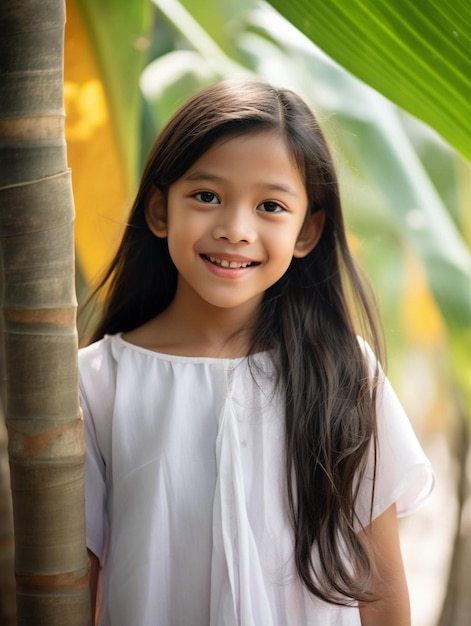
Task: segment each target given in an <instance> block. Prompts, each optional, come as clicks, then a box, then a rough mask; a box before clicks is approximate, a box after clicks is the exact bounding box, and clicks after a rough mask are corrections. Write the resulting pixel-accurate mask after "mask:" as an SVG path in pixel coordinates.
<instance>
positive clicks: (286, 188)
mask: <svg viewBox="0 0 471 626" xmlns="http://www.w3.org/2000/svg"><path fill="white" fill-rule="evenodd" d="M184 178H185V180H188V181H192V182H208V183H225V182H226V179H225V178H223V177H222V176H218V175H217V174H212V173H210V172H205V171H204V170H196V171H195V172H193V173H192V174H189V175H188V176H185V177H184ZM257 187H258V188H259V189H260V190H266V191H275V192H276V191H279V192H281V193H285V194H288V195H289V196H293V197H294V198H297V197H298V194H297V193H296V191H295V190H294V189H293V187H291V186H290V185H287V184H281V183H259V184H258V185H257Z"/></svg>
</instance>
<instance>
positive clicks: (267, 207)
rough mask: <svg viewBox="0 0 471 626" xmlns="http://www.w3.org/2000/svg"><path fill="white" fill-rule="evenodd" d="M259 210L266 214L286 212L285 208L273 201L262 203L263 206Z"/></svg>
mask: <svg viewBox="0 0 471 626" xmlns="http://www.w3.org/2000/svg"><path fill="white" fill-rule="evenodd" d="M258 208H259V209H260V210H261V211H264V212H265V213H280V212H281V211H283V210H284V209H283V207H282V206H280V205H279V204H278V202H272V201H268V202H262V204H260V205H259V207H258Z"/></svg>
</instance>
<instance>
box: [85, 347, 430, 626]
mask: <svg viewBox="0 0 471 626" xmlns="http://www.w3.org/2000/svg"><path fill="white" fill-rule="evenodd" d="M367 353H368V354H369V358H370V360H371V361H373V359H374V357H373V356H372V355H371V353H370V352H368V350H367ZM79 362H80V378H81V403H82V409H83V415H84V424H85V437H86V444H87V464H86V481H85V496H86V515H87V518H86V519H87V545H88V547H89V548H90V550H91V551H92V552H94V553H95V554H96V555H97V556H98V557H99V559H100V561H101V564H102V566H103V571H102V584H101V606H102V612H101V621H100V624H101V625H102V626H236V625H240V626H287V625H289V626H333V625H336V626H360V623H361V622H360V616H359V610H358V607H337V606H333V605H329V604H325V603H323V602H321V601H320V600H317V599H315V598H313V597H312V596H311V595H310V594H309V593H308V592H307V591H306V590H305V588H304V587H303V586H302V585H301V584H300V582H299V580H298V578H297V576H296V573H295V568H294V563H293V537H292V531H291V526H290V522H289V519H288V516H287V502H286V500H287V498H286V489H285V465H284V447H283V446H284V424H283V421H284V419H283V413H284V411H283V402H281V401H280V398H279V396H278V394H277V392H276V391H275V389H274V384H273V366H272V364H271V361H270V358H269V356H268V354H264V353H260V354H258V355H255V357H254V358H253V361H252V366H250V365H249V361H248V360H247V359H246V358H241V359H216V358H204V357H182V356H173V355H166V354H160V353H156V352H153V351H150V350H146V349H144V348H139V347H137V346H134V345H132V344H130V343H128V342H126V341H124V340H123V339H122V338H121V336H120V335H114V336H107V337H105V338H104V339H103V340H101V341H99V342H97V343H95V344H92V345H91V346H88V347H87V348H84V349H82V350H81V351H80V361H79ZM378 428H379V463H378V468H377V482H376V487H375V498H374V508H373V517H376V516H378V515H380V514H381V513H382V512H383V511H385V510H386V509H387V508H388V507H389V506H390V505H391V504H392V503H394V502H396V503H397V509H398V513H399V515H403V514H405V513H408V512H409V511H411V510H412V509H414V508H415V507H416V506H417V505H418V504H419V503H420V502H421V501H422V500H423V499H424V498H425V497H426V496H427V495H428V494H429V492H430V491H431V488H432V485H433V474H432V471H431V468H430V464H429V462H428V461H427V459H426V457H425V455H424V453H423V451H422V449H421V447H420V445H419V443H418V441H417V439H416V437H415V435H414V433H413V431H412V428H411V426H410V423H409V421H408V419H407V417H406V415H405V414H404V411H403V409H402V407H401V405H400V404H399V401H398V400H397V397H396V396H395V394H394V392H393V391H392V389H391V386H390V384H389V382H388V381H387V379H386V378H385V379H384V384H383V385H382V392H381V393H380V394H378ZM371 486H372V471H370V473H369V478H366V479H365V480H364V481H363V484H362V486H361V490H360V498H359V503H358V514H359V516H360V518H361V519H362V520H363V521H364V522H365V523H366V522H367V521H368V513H369V500H368V498H369V496H370V494H371Z"/></svg>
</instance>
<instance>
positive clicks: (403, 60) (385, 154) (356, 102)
mask: <svg viewBox="0 0 471 626" xmlns="http://www.w3.org/2000/svg"><path fill="white" fill-rule="evenodd" d="M449 4H450V6H447V5H448V3H446V2H444V1H442V2H440V1H439V0H436V1H434V0H426V1H425V2H423V3H421V4H420V7H419V5H417V6H416V3H412V2H411V3H409V2H408V1H406V0H404V1H401V2H399V0H398V1H397V2H394V1H393V2H390V1H389V2H386V1H384V2H383V1H382V0H381V1H378V2H362V3H360V2H347V1H344V2H341V1H337V2H319V1H317V0H313V1H312V2H310V3H307V2H303V1H302V0H301V1H300V0H276V1H274V2H272V3H270V4H267V3H265V2H261V1H259V0H182V1H181V2H179V1H177V0H152V1H151V0H132V1H130V0H101V1H100V2H96V0H67V28H66V42H65V84H64V95H65V105H66V113H67V124H66V139H67V144H68V158H69V166H70V167H71V169H72V176H73V187H74V197H75V205H76V215H77V217H76V258H77V293H78V298H79V304H82V303H83V301H84V299H85V297H86V295H87V293H88V292H89V290H90V286H91V285H93V283H94V281H96V279H97V277H98V276H99V274H100V271H101V270H102V269H103V266H104V265H105V264H106V262H107V261H108V260H109V259H110V257H111V255H112V253H113V251H114V250H115V247H116V245H117V242H118V240H119V237H120V234H121V232H122V228H123V224H124V222H125V219H126V214H127V211H128V210H129V207H130V204H131V201H132V197H133V192H134V190H135V187H136V183H137V180H138V178H139V174H140V171H141V169H142V167H143V164H144V162H145V158H146V155H147V153H148V151H149V149H150V147H151V145H152V143H153V141H154V139H155V137H156V135H157V133H158V131H159V129H160V128H161V127H162V126H163V124H165V122H166V120H167V119H168V117H169V116H170V115H171V114H172V113H173V111H174V110H175V109H176V108H178V106H179V105H180V104H182V103H183V102H184V101H185V100H186V99H187V98H188V97H189V96H190V95H191V94H192V93H193V92H195V91H197V90H198V89H200V88H201V87H203V86H205V85H208V84H210V83H212V82H215V81H217V80H220V79H223V78H230V77H237V76H244V75H252V76H259V77H261V78H263V79H266V80H268V81H270V82H272V83H274V84H276V85H278V86H283V87H289V88H292V89H294V90H295V91H296V92H298V93H299V94H300V95H301V96H303V97H304V99H305V100H306V101H307V102H308V103H309V104H310V105H311V107H312V108H313V109H314V110H315V111H316V112H317V113H318V115H319V117H320V119H321V122H322V126H323V128H324V131H325V132H326V134H327V136H328V139H329V140H330V143H331V146H332V148H333V151H334V156H335V161H336V163H337V168H338V172H339V176H340V182H341V191H342V198H343V204H344V209H345V217H346V222H347V226H348V233H349V238H350V242H351V246H352V248H353V250H354V252H355V254H356V256H357V258H358V260H359V261H360V263H361V265H362V266H363V268H364V269H365V272H366V274H367V276H368V278H369V279H370V281H371V283H372V284H373V287H374V290H375V292H376V294H377V298H378V301H379V305H380V309H381V314H382V317H383V321H384V328H385V335H386V345H387V351H388V363H387V372H388V375H389V377H390V379H391V381H392V383H393V386H394V387H395V389H396V391H397V393H398V395H399V397H400V398H401V400H402V402H403V404H404V406H405V408H406V411H407V413H408V415H409V416H410V419H411V421H412V423H413V425H414V428H415V430H416V432H417V434H418V436H419V439H420V440H421V443H422V445H423V446H424V448H425V450H426V452H427V454H428V456H429V458H430V459H431V461H432V463H433V465H434V469H435V473H436V487H435V491H434V493H433V495H432V496H431V497H430V498H429V500H428V501H427V503H426V504H425V505H423V506H422V507H421V508H420V509H419V510H418V511H417V512H416V513H414V514H413V515H412V516H410V517H407V518H405V519H404V520H402V521H401V540H402V544H403V552H404V559H405V563H406V570H407V576H408V580H409V585H410V592H411V602H412V612H413V621H412V623H413V624H414V626H464V625H465V624H466V625H469V624H470V623H471V617H470V615H471V593H469V591H470V589H469V588H468V586H469V580H471V499H470V490H469V484H468V480H469V476H467V471H468V475H469V465H470V464H469V462H467V459H469V456H468V436H469V435H468V433H469V425H470V416H471V250H470V247H471V211H470V205H471V168H470V162H469V159H470V158H471V137H470V131H469V120H470V119H471V109H470V101H471V83H470V82H469V81H470V78H469V77H470V76H471V69H470V57H471V54H470V52H471V49H470V48H471V46H470V42H471V12H470V7H469V5H468V4H467V3H466V2H461V1H457V2H456V3H454V4H453V6H451V3H449ZM396 5H397V6H396ZM461 5H462V6H461ZM298 28H299V29H300V30H298ZM468 70H469V71H468ZM356 76H358V77H360V78H361V80H360V78H357V77H356ZM419 118H420V120H422V121H419ZM425 122H426V123H425ZM437 131H438V132H437ZM438 133H440V134H438ZM79 328H80V332H81V334H82V336H83V335H84V329H83V327H82V326H79ZM2 437H3V434H2ZM1 445H2V446H3V449H4V448H5V444H4V439H2V442H1ZM0 459H1V461H2V463H3V464H4V465H3V471H2V472H1V473H0V476H2V477H4V476H5V475H6V472H7V468H6V456H5V454H2V455H1V457H0ZM467 468H468V470H467ZM2 491H3V492H4V493H5V491H8V482H7V481H5V482H4V484H3V478H2ZM0 502H1V504H2V507H1V510H0V523H1V524H2V527H1V529H0V536H1V537H2V542H1V545H2V546H3V548H4V549H3V550H2V551H1V553H0V571H1V572H4V574H2V579H0V623H5V624H7V623H10V622H8V621H7V617H5V618H2V615H1V611H2V610H3V611H4V613H5V616H7V614H8V613H9V611H10V612H11V611H13V609H12V608H11V607H12V606H13V605H14V597H13V596H12V589H13V583H12V580H11V579H10V578H9V575H8V574H7V572H9V571H12V568H10V567H9V562H10V560H11V558H12V551H11V549H10V548H11V546H12V539H11V525H10V523H9V521H8V519H9V513H8V498H7V497H3V496H2V498H1V500H0ZM1 520H3V521H1ZM3 538H4V539H3ZM9 607H10V608H9ZM2 619H3V621H2ZM11 623H13V622H11ZM261 626H262V625H261Z"/></svg>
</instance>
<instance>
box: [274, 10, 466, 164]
mask: <svg viewBox="0 0 471 626" xmlns="http://www.w3.org/2000/svg"><path fill="white" fill-rule="evenodd" d="M270 4H272V5H273V6H274V7H275V8H276V9H277V10H278V11H279V12H280V13H281V14H282V15H284V16H285V17H286V18H287V19H288V20H289V21H290V22H291V23H292V24H294V25H295V26H296V27H297V28H299V30H300V31H301V32H303V33H304V34H305V35H307V36H308V37H309V38H310V39H311V40H312V41H315V42H316V43H317V45H318V46H320V47H321V48H322V49H323V50H325V51H326V52H327V54H329V55H330V56H331V57H332V58H333V59H335V60H336V61H337V62H338V63H340V64H341V65H342V66H343V67H345V68H346V69H348V70H349V71H350V72H352V73H353V74H355V75H356V76H358V77H359V78H360V79H361V80H363V81H364V82H366V83H367V84H369V85H371V86H372V87H374V88H375V89H377V90H378V91H379V92H380V93H382V94H384V95H385V96H386V97H387V98H389V99H390V100H391V101H392V102H395V103H396V104H398V105H399V106H401V107H402V108H403V109H405V110H406V111H409V112H410V113H412V114H413V115H415V116H417V117H418V118H420V119H422V120H424V121H425V122H427V124H429V125H430V126H432V128H435V129H436V130H437V131H438V132H439V133H440V134H441V135H443V137H445V139H446V140H447V141H449V142H450V143H451V144H452V145H453V146H455V148H457V149H458V150H459V151H460V152H462V153H463V154H464V155H465V156H466V157H467V158H468V159H471V139H470V135H469V120H470V119H471V54H470V53H471V36H470V24H471V5H470V4H469V2H468V0H455V1H454V2H444V1H443V0H422V1H421V2H416V1H415V0H395V2H391V1H390V0H363V1H362V2H359V1H357V0H352V1H351V2H345V0H289V1H287V0H270Z"/></svg>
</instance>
